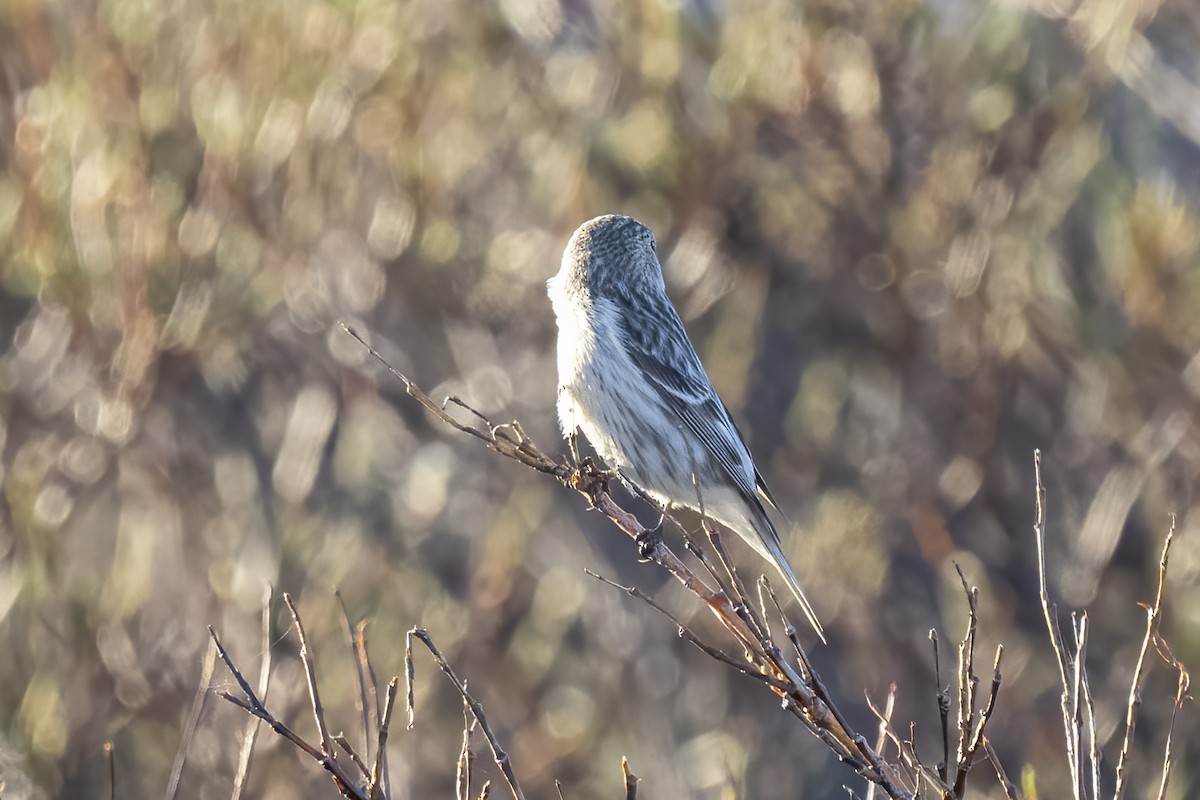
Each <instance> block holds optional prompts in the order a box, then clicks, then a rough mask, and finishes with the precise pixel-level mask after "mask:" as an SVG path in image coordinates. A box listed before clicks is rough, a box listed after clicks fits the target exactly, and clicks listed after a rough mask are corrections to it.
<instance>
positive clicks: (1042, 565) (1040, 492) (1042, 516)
mask: <svg viewBox="0 0 1200 800" xmlns="http://www.w3.org/2000/svg"><path fill="white" fill-rule="evenodd" d="M1033 477H1034V484H1035V487H1036V488H1035V492H1036V493H1035V503H1034V506H1035V512H1036V520H1035V522H1034V526H1033V530H1034V534H1035V535H1036V542H1037V559H1038V591H1039V594H1040V596H1041V601H1042V615H1043V616H1044V617H1045V619H1046V631H1047V633H1048V634H1049V635H1050V647H1051V648H1052V649H1053V650H1054V656H1055V661H1056V663H1057V664H1058V678H1059V683H1060V685H1061V686H1062V694H1061V695H1060V697H1059V705H1060V707H1061V710H1062V719H1063V735H1064V736H1065V738H1066V742H1067V762H1068V765H1069V768H1070V770H1071V786H1072V790H1073V793H1074V796H1075V800H1082V798H1081V797H1080V780H1079V774H1080V770H1079V753H1078V751H1077V750H1076V749H1075V736H1074V733H1073V731H1074V726H1073V724H1072V720H1073V719H1074V715H1073V714H1072V711H1071V706H1072V700H1071V685H1072V680H1071V671H1072V668H1071V658H1070V656H1069V655H1068V654H1067V650H1066V647H1065V645H1064V644H1063V638H1062V631H1061V629H1060V628H1059V626H1058V619H1057V616H1058V609H1057V608H1056V607H1055V606H1053V605H1052V604H1051V603H1050V592H1049V591H1048V590H1047V588H1046V486H1045V484H1043V483H1042V451H1041V450H1034V451H1033Z"/></svg>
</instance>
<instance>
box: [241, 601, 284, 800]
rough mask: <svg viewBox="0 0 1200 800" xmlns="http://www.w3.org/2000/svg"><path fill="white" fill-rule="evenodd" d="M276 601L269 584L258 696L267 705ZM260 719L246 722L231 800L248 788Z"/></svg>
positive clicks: (263, 603)
mask: <svg viewBox="0 0 1200 800" xmlns="http://www.w3.org/2000/svg"><path fill="white" fill-rule="evenodd" d="M273 599H274V587H272V586H271V584H270V583H268V584H267V585H266V586H265V587H264V588H263V600H262V664H261V665H260V666H259V668H258V696H259V697H261V698H262V701H263V702H264V703H265V702H266V701H267V694H268V692H269V691H270V688H271V605H272V600H273ZM258 730H259V719H258V717H256V716H253V715H251V717H250V718H249V719H248V720H246V732H245V734H243V735H242V746H241V749H240V750H239V751H238V768H237V773H235V774H234V776H233V792H232V794H231V795H230V797H231V800H240V798H241V796H242V791H243V789H244V788H245V786H246V778H247V777H248V776H249V774H250V756H251V754H252V753H253V751H254V743H255V742H256V741H257V740H258Z"/></svg>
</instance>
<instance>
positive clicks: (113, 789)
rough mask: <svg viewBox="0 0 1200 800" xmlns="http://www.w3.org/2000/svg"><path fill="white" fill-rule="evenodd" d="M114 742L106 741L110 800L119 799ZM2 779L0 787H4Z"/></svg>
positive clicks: (105, 753) (105, 755)
mask: <svg viewBox="0 0 1200 800" xmlns="http://www.w3.org/2000/svg"><path fill="white" fill-rule="evenodd" d="M114 756H115V753H114V752H113V743H112V742H105V743H104V764H105V766H107V767H108V800H117V765H116V759H115V758H114ZM3 785H4V784H3V782H2V781H0V788H2V787H3Z"/></svg>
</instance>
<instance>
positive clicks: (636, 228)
mask: <svg viewBox="0 0 1200 800" xmlns="http://www.w3.org/2000/svg"><path fill="white" fill-rule="evenodd" d="M654 249H655V242H654V234H653V233H651V232H650V229H649V228H647V227H646V226H645V225H643V224H642V223H640V222H638V221H637V220H636V219H634V218H633V217H624V216H620V215H617V214H605V215H604V216H602V217H596V218H595V219H590V220H588V221H587V222H585V223H583V224H582V225H580V226H579V228H578V229H577V230H576V231H575V233H573V234H571V239H570V240H569V241H568V242H567V247H566V249H565V250H564V251H563V258H562V268H561V269H560V270H559V272H558V274H557V275H555V276H554V277H553V278H551V279H550V282H549V290H550V295H551V296H552V297H555V296H558V297H567V296H580V295H584V296H589V297H611V296H624V295H629V294H632V293H636V292H640V291H644V290H646V289H650V288H654V287H657V288H658V289H660V290H661V289H662V286H663V277H662V266H661V265H660V264H659V263H658V256H657V255H655V252H654Z"/></svg>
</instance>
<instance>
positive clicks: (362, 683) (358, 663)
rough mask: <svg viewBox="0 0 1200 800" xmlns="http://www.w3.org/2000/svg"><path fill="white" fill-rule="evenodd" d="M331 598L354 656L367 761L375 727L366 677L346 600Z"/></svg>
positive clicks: (334, 594)
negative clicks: (339, 611) (335, 600)
mask: <svg viewBox="0 0 1200 800" xmlns="http://www.w3.org/2000/svg"><path fill="white" fill-rule="evenodd" d="M333 596H334V597H336V598H337V601H338V607H339V608H341V610H342V619H343V620H345V622H346V628H345V631H346V636H347V639H346V643H347V644H348V645H349V646H350V653H351V655H353V656H354V664H355V670H354V671H355V674H356V677H357V678H358V704H359V711H360V712H361V714H362V726H363V756H364V757H365V758H367V759H370V758H371V731H372V730H375V726H372V724H371V711H372V709H371V703H370V697H369V695H368V691H367V676H366V675H365V674H364V672H363V669H362V659H361V658H360V657H359V652H358V636H357V634H356V633H355V630H354V623H353V622H352V621H351V620H350V611H349V609H347V608H346V600H345V598H343V597H342V593H341V592H340V591H335V592H334V593H333Z"/></svg>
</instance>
